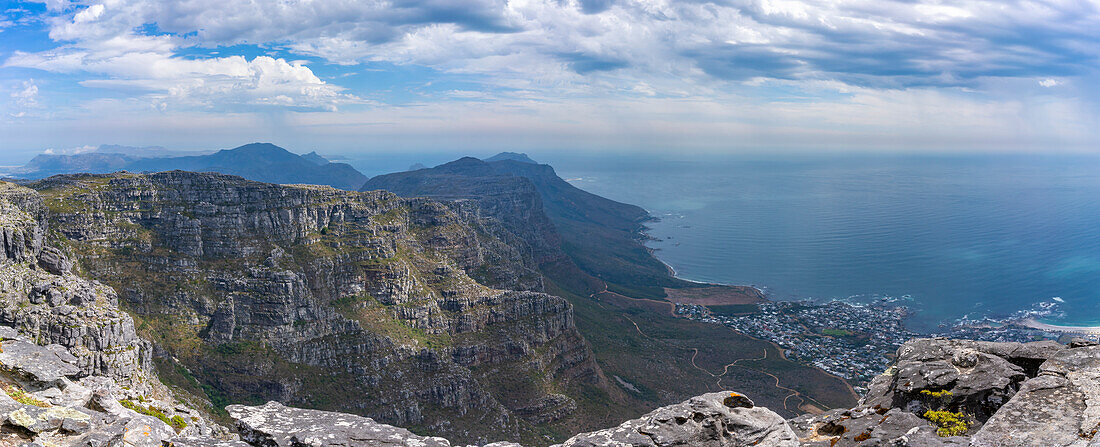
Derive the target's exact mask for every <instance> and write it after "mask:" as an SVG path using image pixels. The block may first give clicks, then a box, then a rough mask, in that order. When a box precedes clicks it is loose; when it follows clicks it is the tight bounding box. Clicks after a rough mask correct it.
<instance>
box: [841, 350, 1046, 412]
mask: <svg viewBox="0 0 1100 447" xmlns="http://www.w3.org/2000/svg"><path fill="white" fill-rule="evenodd" d="M1061 349H1063V346H1062V345H1060V344H1057V343H1054V342H1035V343H991V342H976V341H970V340H946V339H930V338H928V339H916V340H910V341H908V342H906V343H905V344H904V345H902V347H901V348H899V349H898V361H897V364H896V365H895V366H894V367H892V368H891V369H890V370H889V371H888V372H887V373H886V374H883V375H881V376H878V377H876V378H875V379H874V380H872V382H871V384H870V385H869V391H868V393H867V395H866V396H864V398H863V399H862V400H861V404H862V405H863V406H867V407H878V408H887V409H889V408H900V409H904V410H906V411H909V412H912V413H921V412H923V411H924V409H927V408H928V407H930V406H940V407H944V408H948V409H951V410H953V411H962V412H964V413H966V414H968V415H970V416H972V417H973V418H975V419H976V421H977V422H982V421H985V420H986V419H988V418H989V417H990V416H991V415H992V414H993V413H995V412H996V411H997V409H998V408H1000V406H1001V405H1004V403H1005V402H1008V400H1009V399H1010V398H1012V396H1013V394H1015V393H1016V390H1017V389H1019V387H1020V383H1021V382H1023V381H1024V380H1025V379H1027V378H1028V377H1029V376H1032V375H1034V374H1036V373H1037V372H1038V365H1040V364H1042V362H1043V361H1045V360H1046V359H1047V358H1049V357H1050V356H1051V355H1054V354H1055V353H1057V352H1059V351H1060V350H1061ZM924 391H949V392H950V393H951V394H950V396H948V397H946V398H942V400H937V399H933V398H931V397H930V396H928V395H925V394H922V392H924Z"/></svg>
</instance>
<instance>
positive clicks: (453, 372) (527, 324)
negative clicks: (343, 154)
mask: <svg viewBox="0 0 1100 447" xmlns="http://www.w3.org/2000/svg"><path fill="white" fill-rule="evenodd" d="M32 186H33V187H34V188H35V189H37V190H39V192H40V193H41V194H42V196H43V201H44V202H43V203H44V209H45V210H47V211H43V213H44V214H45V215H46V216H48V217H47V218H48V220H49V224H50V228H51V229H52V231H53V232H54V233H53V234H54V235H55V237H56V238H57V239H58V240H59V241H61V242H62V243H63V244H64V245H65V248H66V249H67V250H70V251H71V252H73V253H75V254H76V255H77V258H78V259H79V260H80V263H79V264H80V267H81V268H83V269H84V270H85V271H86V272H87V273H88V274H89V275H92V276H94V277H96V278H97V279H100V280H102V281H104V282H106V283H107V284H109V285H112V286H114V287H115V288H116V289H117V290H118V293H119V296H120V297H121V299H122V303H123V307H125V308H127V309H128V310H130V311H131V312H133V313H134V314H135V315H136V316H137V317H138V320H139V330H140V331H141V332H143V333H144V334H147V335H148V336H149V337H150V339H151V340H152V341H153V342H154V344H155V345H156V346H157V347H158V349H160V350H161V351H163V354H164V355H162V356H160V357H161V358H162V360H161V361H160V362H159V364H160V366H161V367H162V368H161V370H162V371H174V370H177V369H179V367H183V368H185V369H186V370H189V371H192V372H193V373H194V376H195V377H197V378H198V380H195V379H194V378H188V377H187V376H186V375H177V374H165V377H166V378H168V379H170V380H171V379H172V378H173V377H175V379H174V380H176V382H178V383H177V384H178V385H180V386H181V387H182V388H185V389H189V390H190V391H192V392H193V393H195V394H198V395H201V396H203V397H205V398H208V399H210V400H212V401H214V402H216V403H219V402H220V403H225V402H227V401H238V402H239V401H245V402H256V401H264V400H279V401H282V402H287V403H291V404H296V405H302V406H309V407H315V408H323V409H331V410H339V411H346V412H352V413H357V414H362V415H367V416H371V417H374V418H378V419H380V420H382V421H386V422H390V423H394V424H399V425H404V426H417V427H423V428H424V429H426V430H429V431H432V432H434V433H442V434H447V435H449V436H452V437H455V438H458V439H463V440H478V439H487V438H488V437H492V438H501V437H508V438H512V439H520V438H525V437H531V436H534V435H533V433H534V429H533V427H534V426H535V425H539V424H550V423H553V422H554V421H556V420H558V419H561V418H563V417H566V416H570V415H571V414H572V413H573V412H574V411H575V410H576V408H577V403H576V401H575V399H574V397H570V396H576V395H578V394H580V391H581V390H583V389H589V388H593V389H599V388H601V387H604V386H605V384H604V382H603V379H602V377H601V374H600V372H599V370H598V368H597V366H596V365H595V363H594V362H593V360H592V357H591V354H590V351H589V350H588V348H587V346H586V344H585V343H584V340H583V339H582V338H581V337H580V335H579V334H578V333H577V331H576V329H575V328H574V325H573V319H572V313H571V308H570V306H569V304H568V303H567V302H566V301H564V300H562V299H560V298H557V297H554V296H551V295H547V294H543V293H538V292H532V291H522V290H505V289H497V288H491V287H488V286H486V285H484V284H483V283H480V282H478V281H476V280H474V279H473V278H472V277H471V275H472V276H475V277H479V278H482V279H483V281H489V280H492V281H494V282H495V284H498V285H514V286H523V287H521V288H526V289H537V288H538V287H537V286H538V285H537V282H532V280H531V279H530V278H537V275H533V274H532V273H531V272H530V271H529V270H528V269H527V267H526V266H525V261H524V258H525V257H524V256H523V253H520V252H519V251H518V250H517V249H514V248H511V247H509V245H508V244H507V241H505V240H502V239H500V238H498V237H494V235H493V234H491V233H490V232H487V231H485V230H484V228H485V227H486V226H485V225H482V224H483V223H482V222H480V221H479V220H478V217H477V210H476V209H473V208H469V207H468V206H469V205H466V206H465V207H464V205H462V204H454V205H450V206H448V205H444V204H440V203H438V202H435V201H431V200H428V199H402V198H399V197H397V196H394V195H392V194H389V193H385V192H372V193H349V192H344V191H339V190H335V189H333V188H328V187H308V186H280V185H271V184H262V183H256V182H250V181H245V180H242V179H240V178H237V177H231V176H224V175H217V174H195V173H186V172H166V173H159V174H152V175H128V174H121V175H101V176H95V175H78V176H60V177H54V178H51V179H47V180H45V181H42V182H39V183H36V184H34V185H32ZM528 262H529V261H528ZM468 272H469V273H468ZM485 278H489V280H486V279H485ZM177 362H178V363H177Z"/></svg>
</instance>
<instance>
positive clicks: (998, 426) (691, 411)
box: [229, 339, 1100, 447]
mask: <svg viewBox="0 0 1100 447" xmlns="http://www.w3.org/2000/svg"><path fill="white" fill-rule="evenodd" d="M898 354H899V360H898V362H897V364H896V365H894V366H893V367H891V368H890V370H888V371H886V372H885V373H884V374H882V375H881V376H879V378H878V379H876V380H875V386H874V387H873V389H872V390H871V391H870V392H869V393H868V394H867V395H866V396H865V397H864V399H863V400H862V401H861V402H860V404H859V405H858V406H857V407H855V408H851V409H841V410H833V411H830V412H827V413H824V414H817V415H806V416H802V417H798V418H795V419H792V420H789V421H785V420H783V418H782V417H780V416H779V415H778V414H776V413H775V412H773V411H771V410H769V409H767V408H763V407H759V406H756V405H755V404H754V403H753V401H752V400H751V399H749V398H748V397H747V396H744V395H742V394H740V393H737V392H732V391H727V392H721V393H710V394H706V395H702V396H698V397H695V398H692V399H689V400H687V401H685V402H683V403H680V404H676V405H671V406H667V407H663V408H659V409H657V410H654V411H653V412H650V413H648V414H646V415H644V416H642V417H640V418H637V419H632V420H629V421H626V422H624V423H622V424H621V425H619V426H618V427H614V428H609V429H604V430H599V431H595V432H590V433H582V434H578V435H575V436H573V437H571V438H569V439H568V440H566V441H565V442H563V443H562V444H559V445H558V446H560V447H595V446H623V447H626V446H631V447H666V446H702V447H711V446H713V447H735V446H737V447H740V446H750V445H751V446H759V447H800V446H801V447H814V446H829V447H834V446H913V447H930V446H960V447H961V446H971V447H995V446H1012V447H1095V446H1097V445H1100V436H1098V433H1097V431H1098V430H1100V412H1098V411H1100V403H1098V402H1097V398H1098V396H1100V346H1097V345H1095V344H1092V343H1077V344H1072V343H1071V344H1070V345H1069V346H1063V345H1058V344H1056V343H1046V342H1043V343H1028V344H1020V343H983V342H973V341H968V340H943V339H919V340H913V341H911V342H909V343H906V344H905V345H904V346H902V348H901V349H900V350H899V351H898ZM229 411H230V413H231V414H232V415H233V417H234V418H235V419H236V424H235V425H236V428H237V429H238V430H239V432H240V433H241V436H242V439H243V440H245V441H247V442H248V443H250V444H251V445H265V446H266V445H273V446H299V445H308V446H388V445H393V446H399V445H422V446H440V447H443V446H450V445H452V444H451V443H450V442H449V441H447V440H446V439H443V438H437V437H420V436H416V435H413V434H411V433H409V432H407V431H405V430H403V429H399V428H395V427H391V426H386V425H383V424H379V423H377V422H374V421H373V420H370V419H367V418H361V417H354V416H350V415H344V414H338V413H328V412H321V411H313V410H301V409H295V408H288V407H285V406H283V405H281V404H278V403H276V402H269V403H267V404H265V405H262V406H242V405H234V406H231V407H230V408H229ZM489 446H495V447H504V446H516V444H513V443H494V444H488V445H487V446H486V447H489Z"/></svg>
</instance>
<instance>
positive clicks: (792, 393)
mask: <svg viewBox="0 0 1100 447" xmlns="http://www.w3.org/2000/svg"><path fill="white" fill-rule="evenodd" d="M605 293H606V294H611V295H614V296H615V297H618V298H623V299H627V300H632V301H647V302H651V303H657V304H661V305H668V307H669V309H668V314H669V315H670V316H672V317H674V318H675V317H676V304H675V303H672V302H669V301H658V300H653V299H648V298H632V297H629V296H625V295H621V294H618V293H615V292H612V291H610V290H608V289H607V284H606V283H605V284H604V285H603V290H601V291H599V292H593V293H592V294H590V295H589V298H592V299H593V300H596V301H597V302H598V301H599V297H598V296H599V295H603V294H605ZM601 307H602V305H601ZM622 317H623V318H626V319H627V321H630V324H632V325H634V330H636V331H638V334H639V335H641V336H643V337H645V338H648V339H650V340H653V341H655V342H658V343H662V344H668V343H667V342H665V341H663V340H660V339H657V338H653V337H651V336H649V335H648V334H646V333H645V332H643V331H642V328H641V326H639V325H638V323H637V322H636V321H634V319H632V318H630V317H629V316H627V315H623V316H622ZM727 329H729V330H731V331H733V332H736V333H738V334H740V335H743V336H746V337H748V336H747V335H745V334H742V333H741V332H737V331H735V330H733V329H732V328H727ZM749 338H754V339H756V338H755V337H749ZM756 340H760V339H756ZM761 341H764V342H767V343H768V344H770V345H771V346H772V348H773V349H775V350H776V352H778V353H779V357H780V358H782V359H783V360H787V358H786V356H784V355H783V348H781V347H779V345H776V344H775V343H773V342H771V341H770V340H761ZM681 349H683V348H681ZM687 349H691V351H692V353H691V360H690V363H691V366H692V367H693V368H695V369H698V370H699V371H702V372H704V373H706V374H707V375H709V376H711V377H713V378H715V379H716V381H715V387H716V388H717V390H718V391H721V390H722V378H723V377H725V376H726V374H728V373H729V370H730V367H731V366H732V367H739V368H744V369H747V370H749V371H755V372H757V373H760V374H764V375H766V376H768V377H770V378H772V380H775V385H774V386H775V387H776V388H778V389H781V390H783V391H786V392H787V396H786V397H784V398H783V409H784V410H787V411H790V412H792V413H795V414H797V413H798V411H799V407H801V406H803V405H807V404H808V403H809V402H808V401H807V400H809V401H812V402H813V405H815V406H817V407H820V408H829V406H828V405H825V404H823V403H821V402H819V401H818V400H817V399H814V398H813V397H810V396H806V395H803V394H802V393H801V392H799V391H798V390H795V389H793V388H788V387H785V386H783V385H782V384H781V382H780V380H779V377H778V376H776V375H775V374H772V373H770V372H767V371H764V370H761V369H757V368H752V367H748V366H745V365H741V364H740V363H741V362H747V361H761V360H766V359H767V358H768V350H767V349H766V348H765V349H763V354H762V355H761V356H760V357H753V358H741V359H737V360H734V361H732V362H730V363H727V364H726V365H725V366H724V367H723V368H722V373H721V374H714V373H713V372H710V371H709V370H707V369H706V368H703V367H701V366H699V365H698V364H696V363H695V358H696V357H698V355H699V349H698V348H687ZM841 382H842V383H844V384H845V385H846V386H847V387H848V391H849V392H851V393H852V395H853V396H856V397H857V398H858V397H859V395H858V394H857V393H856V392H855V390H854V389H852V386H851V385H850V384H848V382H847V381H846V380H841ZM710 389H711V387H710V384H707V390H708V391H710ZM792 397H793V398H797V399H798V400H799V404H798V405H796V406H795V409H794V410H791V409H790V407H789V406H788V404H787V403H788V402H789V401H790V399H791V398H792Z"/></svg>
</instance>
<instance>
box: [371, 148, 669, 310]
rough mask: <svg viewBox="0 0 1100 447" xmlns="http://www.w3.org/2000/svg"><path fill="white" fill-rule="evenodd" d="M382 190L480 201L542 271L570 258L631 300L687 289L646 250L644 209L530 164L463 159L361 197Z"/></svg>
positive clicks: (375, 182) (376, 181)
mask: <svg viewBox="0 0 1100 447" xmlns="http://www.w3.org/2000/svg"><path fill="white" fill-rule="evenodd" d="M494 158H496V157H494ZM378 189H383V190H387V191H391V192H393V193H396V194H398V195H401V196H404V197H432V198H435V199H439V200H473V201H477V202H479V203H480V204H481V209H482V210H483V211H484V213H485V214H486V215H487V216H491V217H492V218H494V219H496V220H497V221H499V222H500V223H501V224H502V225H501V226H503V227H505V228H507V229H509V231H510V232H512V233H514V234H516V235H518V236H519V238H520V239H523V240H524V241H526V242H527V244H528V245H529V246H530V247H531V250H532V251H533V252H534V253H535V257H536V259H537V260H538V262H539V263H540V264H547V263H553V262H555V261H560V260H562V259H563V258H565V256H567V257H568V261H569V262H570V263H575V264H576V266H577V267H580V270H581V271H583V272H585V273H586V274H588V275H592V276H595V277H597V278H599V279H600V280H602V282H604V283H606V284H607V286H608V287H609V288H610V289H612V290H617V291H622V292H624V293H627V294H628V295H636V296H645V297H663V296H664V292H663V291H662V287H675V286H680V287H682V286H689V285H690V283H687V282H684V281H680V280H678V279H676V278H674V277H673V276H672V274H671V272H670V271H669V270H668V267H666V266H665V265H664V264H662V263H661V262H660V261H659V260H657V259H656V258H655V257H653V256H652V254H651V253H650V252H649V250H648V249H647V248H646V247H645V245H644V244H643V240H642V237H643V236H642V234H641V231H642V230H643V229H644V227H643V223H644V222H645V221H646V220H647V219H649V218H650V216H649V213H647V212H646V211H645V210H644V209H642V208H639V207H637V206H634V205H629V204H625V203H620V202H616V201H614V200H610V199H607V198H604V197H600V196H598V195H595V194H592V193H589V192H587V191H584V190H581V189H579V188H577V187H575V186H573V185H571V184H569V182H566V181H565V180H563V179H562V178H561V177H558V175H557V173H556V172H554V168H552V167H550V166H549V165H544V164H536V163H534V162H533V161H531V160H530V159H527V160H526V161H518V160H516V159H513V158H512V157H508V156H505V157H500V158H499V159H497V160H496V161H491V162H486V161H481V160H478V159H476V158H471V157H465V158H462V159H459V160H455V161H452V162H450V163H446V164H442V165H439V166H436V167H434V168H431V169H420V170H416V171H409V172H398V173H393V174H386V175H380V176H377V177H374V178H371V179H370V180H369V181H368V182H367V183H366V184H365V185H363V190H364V191H367V190H378ZM563 255H565V256H563ZM557 267H558V268H560V266H557ZM574 269H575V267H574ZM548 270H550V269H548ZM548 273H550V274H553V273H552V272H548ZM578 273H579V272H578ZM570 274H572V273H570Z"/></svg>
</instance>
